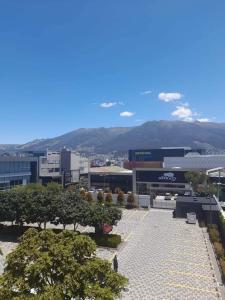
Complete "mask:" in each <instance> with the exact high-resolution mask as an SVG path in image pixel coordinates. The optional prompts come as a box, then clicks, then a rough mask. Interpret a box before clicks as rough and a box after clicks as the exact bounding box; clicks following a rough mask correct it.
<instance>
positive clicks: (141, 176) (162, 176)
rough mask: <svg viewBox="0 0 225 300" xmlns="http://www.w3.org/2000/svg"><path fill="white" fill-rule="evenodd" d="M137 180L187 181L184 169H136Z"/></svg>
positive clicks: (156, 181)
mask: <svg viewBox="0 0 225 300" xmlns="http://www.w3.org/2000/svg"><path fill="white" fill-rule="evenodd" d="M136 181H137V182H155V183H160V182H164V183H187V181H186V179H185V172H184V171H174V172H173V171H166V170H162V171H154V170H153V171H150V170H146V171H145V170H140V171H139V170H137V171H136Z"/></svg>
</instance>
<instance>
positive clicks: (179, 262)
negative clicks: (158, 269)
mask: <svg viewBox="0 0 225 300" xmlns="http://www.w3.org/2000/svg"><path fill="white" fill-rule="evenodd" d="M167 261H168V262H175V263H178V264H190V265H194V266H201V267H205V266H209V265H208V264H199V263H193V262H191V261H186V260H176V259H168V260H166V262H167Z"/></svg>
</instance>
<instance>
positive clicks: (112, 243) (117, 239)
mask: <svg viewBox="0 0 225 300" xmlns="http://www.w3.org/2000/svg"><path fill="white" fill-rule="evenodd" d="M89 236H90V237H91V238H92V239H93V240H94V241H95V243H96V244H97V246H100V247H109V248H117V247H118V245H119V244H120V243H121V242H122V239H121V236H120V235H118V234H103V235H98V234H95V233H90V234H89Z"/></svg>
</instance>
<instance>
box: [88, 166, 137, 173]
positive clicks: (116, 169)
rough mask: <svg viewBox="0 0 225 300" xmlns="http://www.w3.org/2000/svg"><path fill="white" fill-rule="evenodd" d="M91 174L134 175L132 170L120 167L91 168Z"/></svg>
mask: <svg viewBox="0 0 225 300" xmlns="http://www.w3.org/2000/svg"><path fill="white" fill-rule="evenodd" d="M90 173H104V174H106V175H107V174H127V175H132V173H133V172H132V170H128V169H124V168H121V167H118V166H104V167H95V168H90Z"/></svg>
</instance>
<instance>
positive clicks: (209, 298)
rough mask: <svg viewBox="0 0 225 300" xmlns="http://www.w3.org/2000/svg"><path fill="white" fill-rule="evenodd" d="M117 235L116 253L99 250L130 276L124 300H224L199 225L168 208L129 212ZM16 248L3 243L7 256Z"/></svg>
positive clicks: (210, 255) (202, 230)
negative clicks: (119, 239)
mask: <svg viewBox="0 0 225 300" xmlns="http://www.w3.org/2000/svg"><path fill="white" fill-rule="evenodd" d="M90 229H91V228H80V230H81V231H89V230H90ZM113 233H118V234H121V235H122V237H123V240H124V243H123V244H122V245H121V246H120V247H119V249H118V250H117V251H115V250H113V249H111V250H107V249H103V248H98V251H97V254H98V255H99V256H100V257H102V258H105V259H108V260H110V261H111V260H112V258H113V256H114V255H115V253H117V256H118V261H119V272H121V273H122V274H124V275H125V276H126V277H128V278H129V285H128V287H127V289H126V290H125V291H124V293H123V296H122V299H124V300H132V299H135V300H136V299H140V300H142V299H143V300H144V299H146V300H147V299H148V300H149V299H153V300H158V299H161V300H162V299H164V300H165V299H173V300H174V299H185V300H189V299H190V300H194V299H196V300H213V299H222V293H221V291H222V288H221V287H220V285H219V283H220V278H219V276H218V274H219V272H218V269H217V265H216V261H215V257H214V255H213V252H212V248H211V244H210V243H209V241H208V236H207V233H206V232H205V230H204V229H202V228H200V227H199V226H198V225H197V224H196V225H190V224H186V222H185V220H184V219H173V218H172V212H171V211H169V210H159V209H152V210H150V211H149V210H124V212H123V219H122V220H121V221H120V222H119V223H118V226H116V227H114V229H113ZM13 246H15V244H10V243H5V242H2V243H0V247H2V248H3V251H4V252H5V253H6V252H8V251H10V249H11V248H12V247H13ZM2 263H3V261H2V260H1V263H0V267H1V264H2ZM223 299H224V298H223Z"/></svg>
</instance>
